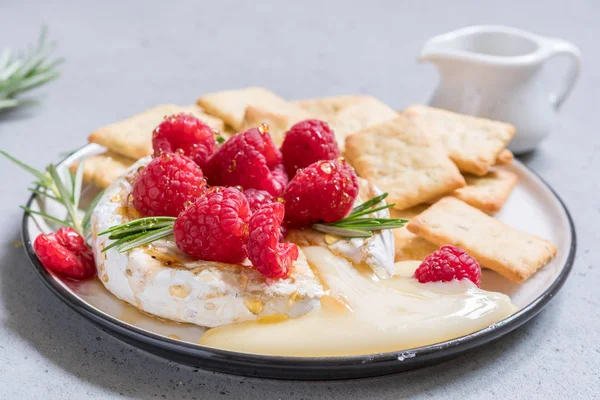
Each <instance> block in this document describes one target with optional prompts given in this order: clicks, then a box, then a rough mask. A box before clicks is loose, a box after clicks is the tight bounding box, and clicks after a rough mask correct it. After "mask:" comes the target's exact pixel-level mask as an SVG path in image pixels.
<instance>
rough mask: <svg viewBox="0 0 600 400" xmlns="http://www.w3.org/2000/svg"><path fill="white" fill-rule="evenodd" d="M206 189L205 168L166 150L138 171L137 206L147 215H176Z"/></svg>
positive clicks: (134, 197) (136, 181) (137, 208)
mask: <svg viewBox="0 0 600 400" xmlns="http://www.w3.org/2000/svg"><path fill="white" fill-rule="evenodd" d="M205 190H206V181H205V179H204V176H203V174H202V170H201V169H200V167H199V166H198V165H196V163H194V162H193V161H192V160H190V159H189V158H187V157H185V156H182V155H181V154H178V153H162V154H160V155H159V156H157V157H155V158H154V159H153V160H152V161H150V163H149V164H148V165H146V167H145V168H144V169H143V170H142V171H141V172H140V173H139V174H138V176H137V178H136V180H135V184H134V185H133V190H132V193H133V205H134V207H135V208H136V210H138V211H139V212H141V213H142V214H144V215H149V216H159V215H161V216H171V217H176V216H177V215H178V214H179V213H180V212H181V211H183V209H184V208H185V206H186V204H189V202H192V201H194V200H196V199H197V198H198V197H200V196H201V195H202V193H204V191H205Z"/></svg>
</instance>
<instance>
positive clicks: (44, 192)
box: [28, 188, 59, 201]
mask: <svg viewBox="0 0 600 400" xmlns="http://www.w3.org/2000/svg"><path fill="white" fill-rule="evenodd" d="M28 190H29V191H30V192H32V193H35V194H37V195H38V196H44V197H47V198H49V199H52V200H55V201H59V200H58V199H57V198H56V197H54V196H53V195H51V194H50V193H48V191H47V190H39V189H37V188H29V189H28Z"/></svg>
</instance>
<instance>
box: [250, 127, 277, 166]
mask: <svg viewBox="0 0 600 400" xmlns="http://www.w3.org/2000/svg"><path fill="white" fill-rule="evenodd" d="M244 138H245V140H246V142H247V143H248V144H250V145H251V146H252V147H254V148H255V149H256V150H258V151H259V152H260V154H262V155H263V156H265V160H266V161H267V165H268V166H269V168H272V167H274V166H276V165H277V164H281V163H282V162H283V156H282V155H281V152H280V151H279V149H278V148H277V146H275V143H273V139H272V138H271V135H270V134H269V127H268V126H267V125H266V124H263V125H261V126H260V127H258V128H254V129H249V130H247V131H246V132H244Z"/></svg>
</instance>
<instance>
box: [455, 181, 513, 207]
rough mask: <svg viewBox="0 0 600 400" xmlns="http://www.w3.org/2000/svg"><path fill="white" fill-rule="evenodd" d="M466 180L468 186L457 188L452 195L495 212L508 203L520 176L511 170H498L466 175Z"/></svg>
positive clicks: (474, 205)
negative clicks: (484, 173) (481, 174)
mask: <svg viewBox="0 0 600 400" xmlns="http://www.w3.org/2000/svg"><path fill="white" fill-rule="evenodd" d="M465 180H466V181H467V186H465V187H462V188H460V189H456V190H455V191H454V193H452V196H454V197H456V198H458V199H461V200H462V201H464V202H465V203H467V204H470V205H472V206H473V207H475V208H478V209H480V210H481V211H485V212H486V213H488V214H493V213H496V212H498V211H500V209H501V208H502V206H503V205H504V203H506V200H508V197H509V196H510V193H511V192H512V190H513V189H514V187H515V185H516V184H517V181H518V180H519V178H518V177H517V175H516V174H514V173H512V172H510V171H505V170H496V171H491V172H488V173H487V175H485V176H476V175H465Z"/></svg>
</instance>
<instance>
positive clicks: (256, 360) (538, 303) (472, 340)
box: [21, 144, 577, 367]
mask: <svg viewBox="0 0 600 400" xmlns="http://www.w3.org/2000/svg"><path fill="white" fill-rule="evenodd" d="M88 146H90V145H89V144H88V145H85V146H83V147H81V148H80V149H78V150H77V151H75V152H74V153H72V154H71V155H69V156H67V157H66V158H65V159H63V160H62V161H61V162H60V163H59V165H60V164H63V163H65V162H67V161H69V160H72V159H76V158H78V155H79V153H81V152H83V151H84V150H85V149H86V148H87V147H88ZM521 165H522V166H523V167H524V168H525V169H526V170H527V171H528V172H531V173H532V174H533V175H534V176H535V177H536V178H538V179H539V180H540V182H542V183H543V185H544V186H545V187H546V188H547V189H548V190H549V191H550V192H551V193H552V194H553V195H554V197H555V199H556V200H558V202H559V204H560V205H561V207H562V209H563V210H564V212H565V215H566V216H567V220H568V222H569V227H570V233H571V246H570V248H569V254H568V256H567V259H566V261H565V266H564V267H563V269H562V271H561V272H560V274H559V275H558V276H557V278H556V279H555V280H554V282H553V283H552V284H551V285H550V286H549V287H548V288H547V289H546V290H545V291H544V292H543V293H542V294H541V295H539V296H538V297H537V298H536V299H535V300H534V301H532V302H531V303H529V304H528V305H527V306H525V307H523V308H522V309H520V310H519V311H517V312H516V313H514V314H512V315H511V316H509V317H507V318H505V319H503V320H501V321H499V322H498V323H496V324H494V325H491V326H490V327H488V328H484V329H481V330H479V331H476V332H473V333H471V334H468V335H465V336H461V337H458V338H455V339H452V340H448V341H445V342H440V343H436V344H432V345H428V346H422V347H415V348H412V349H405V350H400V351H394V352H386V353H376V354H367V355H353V356H332V357H295V356H270V355H261V354H254V353H240V352H235V351H229V350H222V349H217V348H213V347H208V346H202V345H199V344H192V343H188V342H185V341H179V340H175V339H171V338H168V337H165V336H162V335H158V334H155V333H152V332H148V331H146V330H144V329H141V328H138V327H136V326H133V325H130V324H127V323H125V322H123V321H120V320H119V319H117V318H114V317H112V316H110V315H107V314H104V313H102V312H100V311H99V310H97V309H96V308H95V307H93V306H91V305H89V304H88V303H86V302H85V301H83V300H81V299H79V298H77V297H75V296H72V295H71V294H70V293H69V291H67V290H66V289H65V288H64V287H62V286H61V285H60V284H59V283H58V282H56V281H55V278H54V276H53V275H52V274H51V273H49V272H48V271H47V270H46V269H45V268H44V267H43V266H42V264H41V263H40V261H39V260H38V258H37V256H36V254H35V252H34V250H33V245H32V242H31V238H30V235H29V229H28V223H29V219H30V218H31V217H30V216H29V215H28V214H27V213H24V214H23V219H22V225H21V236H22V241H23V247H24V250H25V253H26V254H27V257H28V258H29V261H30V262H31V265H32V267H33V269H34V270H35V271H36V273H37V274H38V275H39V276H40V278H41V279H42V281H43V282H44V283H45V284H46V286H47V287H48V288H49V289H50V290H51V291H52V292H53V293H54V294H55V295H57V296H58V297H59V298H60V299H61V300H62V301H64V302H65V303H66V304H67V305H68V306H69V307H71V308H72V309H73V310H75V311H77V312H78V313H79V314H81V315H83V316H85V317H86V318H90V319H91V320H92V322H95V323H97V324H99V325H101V326H104V327H106V328H108V329H110V330H113V331H116V332H119V333H121V334H125V335H129V336H131V338H133V339H136V340H146V341H147V342H148V344H150V345H152V346H154V345H157V343H156V342H158V343H161V342H162V343H164V344H165V345H166V346H168V348H169V350H177V351H179V352H181V353H184V354H190V353H193V354H194V355H196V356H199V357H216V358H222V359H226V360H232V361H233V360H235V361H238V362H242V363H249V364H255V365H273V364H277V365H281V366H285V365H290V366H294V367H302V366H305V367H310V366H319V367H327V366H338V367H339V366H353V365H365V364H371V363H381V362H388V361H395V360H398V358H399V357H405V356H406V355H407V354H408V355H409V357H410V359H408V357H407V360H406V361H410V360H411V359H413V357H414V358H416V359H420V358H422V357H423V356H427V355H433V353H437V352H440V353H443V354H448V353H449V352H452V353H458V352H461V351H463V350H464V351H466V350H469V349H472V348H474V347H477V346H480V345H482V344H485V343H487V342H490V341H492V340H494V339H496V338H498V337H500V336H502V335H504V334H506V333H508V332H511V331H512V330H514V329H516V328H518V327H519V326H521V325H522V324H524V323H525V322H527V321H528V320H529V319H531V318H532V317H534V316H535V315H537V314H538V313H539V312H540V311H541V310H542V309H543V308H544V307H545V306H546V305H547V304H548V302H549V301H550V300H551V299H552V298H553V297H554V296H555V294H556V293H557V292H558V291H559V290H560V288H561V287H562V286H563V284H564V283H565V281H566V279H567V278H568V276H569V274H570V272H571V270H572V267H573V263H574V260H575V253H576V248H577V238H576V231H575V224H574V222H573V218H572V217H571V214H570V213H569V210H568V209H567V207H566V205H565V203H564V201H563V200H562V199H561V198H560V196H559V195H558V194H557V193H556V191H555V190H554V189H553V188H552V187H551V186H550V185H549V184H548V183H547V182H546V181H545V180H544V179H543V178H542V177H541V176H540V175H539V174H538V173H537V172H535V171H533V170H531V169H530V168H529V167H527V166H526V165H524V164H521ZM36 197H37V195H36V194H35V193H34V194H32V195H31V196H30V197H29V200H28V201H27V207H30V206H31V204H32V203H33V201H35V199H36ZM167 357H168V356H167Z"/></svg>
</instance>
